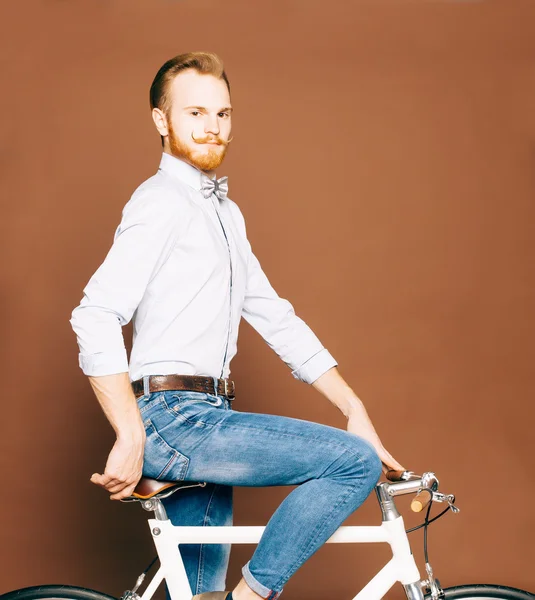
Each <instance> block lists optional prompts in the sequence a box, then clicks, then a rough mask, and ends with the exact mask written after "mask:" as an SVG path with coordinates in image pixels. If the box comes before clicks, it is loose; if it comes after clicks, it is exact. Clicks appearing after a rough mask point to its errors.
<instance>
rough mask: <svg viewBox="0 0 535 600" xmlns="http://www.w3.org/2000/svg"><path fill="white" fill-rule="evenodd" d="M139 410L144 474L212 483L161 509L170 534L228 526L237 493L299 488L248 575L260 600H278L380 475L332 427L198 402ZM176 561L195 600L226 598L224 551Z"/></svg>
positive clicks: (160, 401)
mask: <svg viewBox="0 0 535 600" xmlns="http://www.w3.org/2000/svg"><path fill="white" fill-rule="evenodd" d="M138 405H139V408H140V411H141V415H142V418H143V421H144V424H145V430H146V433H147V440H146V445H145V457H144V465H143V474H144V475H145V476H147V477H153V478H155V479H161V480H171V481H176V480H181V481H206V482H208V483H209V485H208V486H207V487H205V488H200V487H197V488H188V489H184V490H179V491H178V492H176V493H175V494H174V495H173V496H171V497H170V498H168V499H167V500H165V501H164V502H165V507H166V510H167V512H168V515H169V518H170V519H171V521H172V523H173V524H174V525H231V524H232V486H254V487H257V486H262V487H264V486H273V485H277V486H279V485H297V487H296V488H295V489H293V490H292V491H291V492H290V493H289V494H288V496H287V497H286V498H285V499H284V501H283V502H282V503H281V505H280V506H279V507H278V508H277V510H276V511H275V513H274V514H273V516H272V517H271V519H270V520H269V522H268V524H267V526H266V529H265V531H264V534H263V535H262V538H261V539H260V542H259V543H258V545H257V546H256V549H255V551H254V553H253V555H252V557H251V559H250V560H249V561H248V562H247V563H246V564H245V565H244V566H243V568H242V574H243V577H244V579H245V581H246V582H247V584H248V585H249V586H250V587H251V589H253V590H254V591H255V592H256V593H257V594H259V595H260V596H262V597H263V598H269V599H274V598H278V596H279V595H280V593H281V592H282V589H283V586H284V584H285V583H286V582H287V581H288V579H289V578H290V577H291V576H292V575H293V573H295V571H296V570H297V569H298V568H299V567H300V566H301V565H302V564H303V563H304V562H305V561H306V560H307V559H308V558H309V557H310V556H311V555H312V554H314V552H316V550H318V548H320V547H321V546H322V545H323V544H324V542H325V541H326V540H327V539H328V538H329V537H330V536H331V535H332V534H333V533H334V532H335V531H336V530H337V529H338V527H339V526H340V525H341V524H342V522H343V521H344V520H345V519H346V518H347V517H348V516H349V515H350V514H351V513H352V512H353V511H355V510H356V509H357V508H358V507H359V506H360V505H361V504H362V503H363V502H364V500H365V499H366V498H367V497H368V495H369V494H370V492H371V491H372V490H373V488H374V486H375V484H376V483H377V481H378V479H379V477H380V475H381V461H380V460H379V457H378V456H377V453H376V451H375V449H374V448H373V446H372V445H371V444H370V443H369V442H368V441H366V440H364V439H362V438H361V437H359V436H357V435H355V434H352V433H349V432H347V431H344V430H342V429H338V428H336V427H330V426H328V425H322V424H319V423H313V422H309V421H304V420H301V419H293V418H289V417H282V416H278V415H265V414H257V413H250V412H241V411H238V410H235V409H233V408H232V407H231V406H230V403H229V401H228V400H227V399H226V398H225V397H224V396H216V395H212V394H205V393H201V392H190V391H166V392H153V393H152V394H147V395H145V396H142V397H141V398H139V399H138ZM180 552H181V556H182V557H183V560H184V565H185V567H186V572H187V574H188V578H189V582H190V585H191V589H192V591H193V593H194V594H199V593H202V592H206V591H219V590H224V589H226V571H227V566H228V559H229V554H230V547H229V545H228V544H187V545H181V546H180Z"/></svg>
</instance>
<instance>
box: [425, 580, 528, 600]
mask: <svg viewBox="0 0 535 600" xmlns="http://www.w3.org/2000/svg"><path fill="white" fill-rule="evenodd" d="M444 598H445V600H471V599H472V598H473V599H474V600H485V599H487V600H535V594H532V593H531V592H527V591H526V590H520V589H518V588H514V587H509V586H506V585H495V584H487V583H473V584H468V585H454V586H452V587H448V588H444ZM425 599H426V600H431V594H426V595H425Z"/></svg>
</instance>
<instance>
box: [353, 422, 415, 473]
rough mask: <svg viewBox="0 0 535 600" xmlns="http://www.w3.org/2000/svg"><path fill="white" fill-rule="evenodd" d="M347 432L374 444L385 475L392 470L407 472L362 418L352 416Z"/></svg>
mask: <svg viewBox="0 0 535 600" xmlns="http://www.w3.org/2000/svg"><path fill="white" fill-rule="evenodd" d="M347 430H348V431H349V432H350V433H354V434H356V435H358V436H360V437H361V438H364V439H365V440H367V441H368V442H370V444H372V446H373V447H374V448H375V450H376V451H377V454H378V455H379V458H380V459H381V462H382V463H383V473H386V472H387V471H389V470H390V469H393V470H394V471H398V470H399V471H405V468H404V467H403V466H402V465H401V464H400V463H398V461H397V460H396V459H395V458H394V457H393V456H392V455H391V454H390V452H388V451H387V450H386V449H385V447H384V446H383V444H382V443H381V440H380V439H379V436H378V435H377V433H376V431H375V429H374V428H373V426H372V425H371V424H368V423H367V422H366V421H363V419H362V416H360V417H359V416H357V415H356V414H354V415H351V416H350V417H349V419H348V420H347Z"/></svg>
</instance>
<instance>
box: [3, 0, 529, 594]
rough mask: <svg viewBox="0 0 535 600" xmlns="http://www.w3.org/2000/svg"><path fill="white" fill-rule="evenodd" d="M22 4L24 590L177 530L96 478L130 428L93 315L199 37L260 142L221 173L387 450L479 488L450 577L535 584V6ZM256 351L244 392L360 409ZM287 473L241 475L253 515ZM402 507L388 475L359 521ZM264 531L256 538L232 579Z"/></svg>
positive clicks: (19, 278) (306, 569)
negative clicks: (110, 420) (85, 292)
mask: <svg viewBox="0 0 535 600" xmlns="http://www.w3.org/2000/svg"><path fill="white" fill-rule="evenodd" d="M1 10H2V13H3V14H2V15H0V22H2V35H1V36H0V39H1V40H2V61H1V62H0V68H1V69H2V80H1V81H2V88H3V89H2V94H1V106H2V110H1V111H0V118H1V127H0V129H1V135H2V138H1V139H2V145H1V155H0V168H1V182H0V186H1V192H2V193H1V196H2V213H3V219H2V221H3V227H2V232H3V235H2V245H3V250H4V252H3V256H4V261H3V265H2V266H3V269H2V298H1V301H2V304H1V308H2V317H3V319H2V320H3V323H2V356H1V357H0V358H1V364H2V374H1V378H2V388H3V410H4V413H3V417H4V418H3V424H4V427H3V435H2V438H1V458H2V465H1V472H2V475H3V479H4V488H3V492H2V509H3V510H2V515H3V518H2V525H1V530H2V537H3V543H2V550H1V552H2V556H1V561H2V570H3V574H2V579H1V587H2V589H1V590H0V591H6V590H8V589H12V588H14V587H18V586H26V585H32V584H37V583H51V582H64V583H71V584H79V585H86V586H88V587H93V588H97V589H101V590H104V591H106V592H108V593H111V594H114V595H119V594H121V593H122V592H123V590H124V589H126V588H128V587H130V586H131V585H132V584H133V582H134V580H135V578H136V577H137V574H138V573H139V572H140V571H141V570H142V569H143V568H144V566H145V564H146V563H147V562H148V561H149V560H150V558H151V556H152V554H153V551H152V549H151V541H150V538H149V534H148V528H147V525H146V522H145V521H144V519H145V513H143V511H142V510H141V509H140V508H139V507H138V506H131V505H124V504H119V503H110V502H109V500H108V498H107V494H106V493H105V492H103V491H102V490H101V489H99V488H97V487H95V486H93V485H92V484H90V483H89V477H90V475H91V473H92V472H94V471H97V470H101V469H102V468H103V466H104V462H105V459H106V456H107V452H108V450H109V449H110V447H111V444H112V440H113V436H112V431H111V428H110V427H109V426H108V425H107V423H106V420H105V418H104V416H103V415H102V414H101V411H100V409H99V407H98V405H97V402H96V400H95V398H94V397H93V395H92V392H91V390H90V387H89V385H88V382H87V380H86V378H85V376H84V375H83V374H82V372H81V371H80V370H79V368H78V364H77V351H78V349H77V346H76V341H75V336H74V334H73V332H72V330H71V328H70V325H69V322H68V320H69V318H70V312H71V310H72V309H73V308H74V306H76V305H77V304H78V302H79V300H80V298H81V294H82V288H83V286H84V285H85V284H86V282H87V280H88V279H89V277H90V276H91V274H92V273H93V271H94V270H95V269H96V268H97V266H98V265H99V264H100V262H101V261H102V259H103V258H104V256H105V254H106V252H107V250H108V248H109V246H110V244H111V241H112V239H113V233H114V230H115V227H116V226H117V224H118V222H119V219H120V214H121V209H122V207H123V205H124V204H125V202H126V201H127V200H128V198H129V195H130V194H131V192H132V191H133V189H134V188H135V187H136V186H137V185H138V184H139V183H140V182H141V181H142V180H143V179H145V178H146V177H148V176H150V175H151V174H152V173H153V172H154V171H155V169H156V168H157V165H158V161H159V157H160V151H161V148H160V145H159V137H158V136H157V134H156V132H155V131H154V129H153V125H152V122H151V120H150V113H149V109H148V88H149V85H150V82H151V81H152V77H153V76H154V74H155V72H156V70H157V69H158V68H159V67H160V65H161V64H162V63H163V62H164V61H165V60H167V59H168V58H170V57H171V56H173V55H175V54H178V53H180V52H185V51H189V50H201V49H202V50H210V51H215V52H217V53H219V54H220V55H221V56H222V58H223V60H224V61H225V65H226V68H227V72H228V74H229V77H230V79H231V84H232V92H233V96H232V100H233V105H234V107H235V117H234V134H235V141H234V143H233V144H232V148H231V150H230V152H229V156H228V158H227V161H226V162H225V165H224V166H225V168H224V169H223V171H221V172H218V176H220V175H223V174H227V175H228V176H229V181H230V190H231V192H230V196H231V198H233V199H234V200H235V201H236V202H238V204H239V205H240V206H241V208H242V210H243V212H244V214H245V217H246V219H247V224H248V233H249V237H250V239H251V240H252V243H253V248H254V249H255V252H256V253H257V255H258V256H259V258H260V260H261V262H262V265H263V267H264V269H265V271H266V273H267V274H268V276H269V277H270V279H271V282H272V283H273V285H274V287H275V288H276V289H277V291H278V292H279V294H280V295H282V296H285V297H287V298H289V299H290V300H291V301H292V303H293V304H294V306H295V308H296V311H297V313H298V314H299V315H300V316H301V317H303V318H304V319H305V320H306V321H307V322H308V323H309V324H310V325H311V327H312V328H313V329H314V330H315V332H316V333H317V334H318V336H319V337H320V339H321V340H322V341H323V343H324V344H325V346H326V347H328V348H329V349H330V351H331V352H332V353H333V354H334V356H336V357H337V359H338V361H339V363H340V371H341V373H342V375H343V376H344V377H345V378H346V379H347V381H348V382H349V383H350V385H351V386H352V387H353V388H354V389H355V391H356V392H357V393H358V394H359V396H360V397H361V398H362V399H363V400H364V402H365V404H366V405H367V407H368V410H369V413H370V415H371V417H372V420H373V421H374V423H375V426H376V428H377V429H378V431H379V433H380V435H381V437H382V439H383V441H384V443H385V445H386V446H387V448H388V449H389V450H390V451H391V452H392V453H393V454H394V455H395V456H396V457H397V458H398V459H399V460H400V461H402V462H403V463H405V464H406V465H408V466H409V468H412V469H414V470H415V471H417V472H422V471H424V470H434V471H435V472H436V473H437V475H438V477H439V479H440V480H441V484H442V488H443V491H445V492H453V493H455V494H456V495H457V498H458V505H459V506H460V507H461V513H460V514H459V515H457V516H454V515H451V514H449V515H447V516H446V517H444V518H443V519H442V520H441V521H439V522H438V523H436V524H435V525H433V526H431V529H430V557H431V562H432V564H433V565H434V567H435V570H436V572H437V575H438V576H439V578H440V579H441V581H442V583H443V584H444V585H453V584H455V583H464V582H497V583H502V584H508V585H513V586H519V587H524V588H530V589H531V590H532V591H534V590H535V578H534V572H533V568H532V562H533V561H532V558H533V554H532V553H531V556H530V550H531V547H530V545H529V544H530V542H531V541H532V537H533V530H534V527H533V526H534V520H533V515H534V511H533V509H532V506H531V505H532V503H533V502H532V498H531V497H530V496H529V493H533V492H534V491H535V490H534V485H533V482H532V480H530V479H529V473H530V469H531V468H532V463H531V461H530V460H529V459H531V458H532V456H533V434H532V428H533V383H534V377H533V354H534V344H533V339H534V337H535V322H534V318H533V305H534V300H535V282H534V279H533V264H534V251H535V240H534V236H533V224H534V220H535V202H534V200H533V194H534V192H535V178H534V176H533V156H534V155H533V147H534V146H533V144H534V134H535V117H534V106H535V63H534V59H535V35H534V34H535V20H534V18H535V4H534V3H533V2H525V3H521V2H516V1H513V0H507V1H505V0H502V1H501V2H498V1H496V2H492V1H488V2H485V1H480V2H477V1H469V0H466V1H464V2H462V1H450V2H447V1H438V0H437V1H433V0H428V1H423V0H421V1H417V0H413V1H408V0H405V1H404V0H397V1H386V0H376V1H375V2H356V1H353V2H343V1H341V0H331V1H329V2H307V1H305V0H292V1H291V2H283V1H278V2H264V3H256V2H247V1H246V0H240V1H237V0H233V1H231V2H224V3H223V2H215V1H213V0H212V1H210V0H204V1H199V2H196V3H193V2H190V1H188V0H184V1H181V0H175V1H171V0H151V1H150V2H149V1H148V0H143V1H142V0H136V1H133V0H100V1H99V2H95V1H89V0H85V1H81V0H79V1H76V0H72V1H70V2H63V1H59V0H56V1H52V0H48V1H44V0H42V1H34V2H10V3H8V2H3V3H2V9H1ZM259 181H261V185H260V186H258V187H255V186H257V184H258V182H259ZM127 333H128V335H130V329H129V328H128V329H127ZM232 367H233V371H232V376H233V378H234V379H235V381H236V382H237V387H238V399H237V404H238V405H239V407H240V408H241V409H244V410H252V411H258V412H262V411H263V412H272V413H277V414H284V415H290V416H296V417H300V418H305V419H309V420H313V421H319V422H323V423H327V424H330V425H335V426H338V427H343V426H344V420H343V418H342V417H341V415H340V414H339V413H338V411H337V410H336V409H335V408H334V407H333V406H331V405H330V404H329V402H328V401H327V400H325V399H324V398H323V397H322V396H320V395H319V394H318V393H316V392H315V390H314V389H313V388H312V387H309V386H306V385H305V384H302V383H300V382H298V381H296V380H294V379H293V378H292V377H291V375H290V372H289V370H288V369H287V367H286V366H285V365H284V364H283V363H282V362H281V361H280V360H279V359H278V358H277V357H276V356H275V354H273V353H272V352H271V351H270V350H269V349H268V348H267V346H266V345H265V344H264V342H263V341H262V340H261V338H260V337H259V336H258V335H257V334H256V333H255V332H254V331H253V330H251V329H250V328H249V326H248V325H247V324H246V323H243V324H242V328H241V337H240V353H239V354H238V356H237V357H236V358H235V359H234V361H233V364H232ZM531 470H532V469H531ZM506 486H509V489H507V487H506ZM288 491H289V490H288V489H285V488H272V489H237V490H236V523H237V524H262V523H265V522H266V520H267V519H268V518H269V516H270V515H271V513H272V512H273V510H274V509H275V507H276V506H277V504H278V502H279V501H280V500H281V499H282V498H283V497H284V496H285V495H286V494H287V493H288ZM405 500H406V499H404V500H403V501H402V502H401V505H402V506H404V507H405V509H407V507H408V502H405ZM409 513H410V511H409V512H407V510H405V515H406V520H407V523H408V524H411V525H412V524H416V523H417V522H419V520H420V517H417V516H415V515H412V514H409ZM379 520H380V515H379V511H378V508H377V505H376V501H375V499H374V497H371V498H370V499H368V501H367V502H366V503H365V505H364V506H363V507H362V508H361V509H360V510H359V511H358V513H356V514H355V515H353V516H352V517H351V518H350V519H349V520H348V523H350V524H378V523H379ZM530 533H531V536H530ZM412 535H413V536H414V538H412V539H414V545H413V548H414V552H415V555H416V557H417V559H418V561H419V565H420V567H423V561H422V559H421V558H422V552H421V540H422V537H421V535H420V532H418V533H416V534H412ZM252 550H253V547H252V546H241V547H235V549H234V550H233V554H232V559H231V567H230V572H229V575H230V577H229V581H230V583H232V584H233V583H235V581H236V580H237V577H238V575H239V569H240V567H241V565H242V564H243V563H244V562H245V561H246V560H247V559H248V557H249V556H250V553H251V552H252ZM387 557H388V548H383V547H382V546H379V545H365V546H355V547H350V546H341V545H330V546H327V547H324V548H322V549H321V550H320V551H319V552H318V553H317V554H316V555H315V556H314V557H312V559H311V560H310V561H309V562H308V563H306V564H305V565H304V566H303V568H302V569H301V570H300V571H299V572H298V573H297V574H296V575H295V576H294V578H293V579H292V580H291V581H290V583H289V584H288V585H287V587H286V592H285V595H287V596H288V598H294V599H305V598H307V599H317V600H320V599H323V598H334V597H336V598H350V597H352V595H354V594H355V593H356V591H357V590H358V589H359V588H360V587H361V586H362V585H363V584H364V583H365V582H367V581H368V580H369V579H370V578H371V576H372V575H373V573H375V572H376V571H377V570H378V568H379V567H380V565H381V561H384V560H385V559H386V558H387ZM401 596H402V592H401V590H400V589H399V588H396V589H395V590H393V591H392V593H391V596H389V597H392V598H401Z"/></svg>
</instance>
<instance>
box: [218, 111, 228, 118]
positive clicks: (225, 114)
mask: <svg viewBox="0 0 535 600" xmlns="http://www.w3.org/2000/svg"><path fill="white" fill-rule="evenodd" d="M221 115H222V116H224V117H228V116H229V114H228V113H226V112H220V113H219V116H221Z"/></svg>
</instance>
